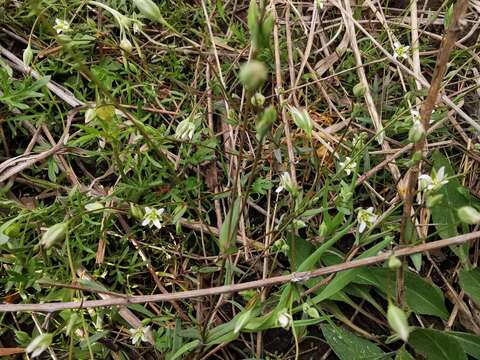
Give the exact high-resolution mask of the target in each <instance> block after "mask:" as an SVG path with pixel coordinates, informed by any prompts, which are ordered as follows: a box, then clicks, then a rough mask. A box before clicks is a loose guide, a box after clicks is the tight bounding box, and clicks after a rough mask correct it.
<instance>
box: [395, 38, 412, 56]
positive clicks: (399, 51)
mask: <svg viewBox="0 0 480 360" xmlns="http://www.w3.org/2000/svg"><path fill="white" fill-rule="evenodd" d="M393 47H394V49H393V57H394V58H395V59H397V58H402V59H408V52H409V50H410V46H407V45H402V44H400V43H399V42H398V41H395V42H394V43H393Z"/></svg>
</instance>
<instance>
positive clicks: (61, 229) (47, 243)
mask: <svg viewBox="0 0 480 360" xmlns="http://www.w3.org/2000/svg"><path fill="white" fill-rule="evenodd" d="M67 228H68V223H67V222H62V223H58V224H55V225H52V226H50V227H49V228H48V229H47V231H45V233H44V234H43V236H42V239H41V240H40V245H42V246H44V247H45V248H46V249H48V248H50V247H51V246H52V245H55V244H56V243H57V242H59V241H62V240H63V239H65V235H66V233H67Z"/></svg>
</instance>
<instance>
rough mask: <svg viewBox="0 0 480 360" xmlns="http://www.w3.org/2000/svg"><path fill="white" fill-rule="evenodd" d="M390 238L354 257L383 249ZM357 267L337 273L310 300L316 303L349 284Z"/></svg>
mask: <svg viewBox="0 0 480 360" xmlns="http://www.w3.org/2000/svg"><path fill="white" fill-rule="evenodd" d="M390 242H391V239H390V238H386V239H385V240H383V241H382V242H380V243H378V244H376V245H374V246H372V247H371V248H370V249H368V250H366V251H364V252H363V253H362V255H360V256H359V257H357V258H356V259H363V258H366V257H369V256H373V255H375V254H377V253H378V252H379V251H380V250H382V249H384V248H385V247H386V246H387V245H388V244H390ZM358 271H359V269H351V270H346V271H342V272H340V273H338V274H337V275H336V276H335V278H334V279H333V280H332V281H331V282H330V283H329V284H328V285H327V286H326V287H325V288H323V290H321V291H320V293H319V294H318V295H317V296H315V297H314V298H313V299H312V302H313V303H315V304H317V303H319V302H320V301H323V300H326V299H328V298H329V297H331V296H332V295H334V294H336V293H337V292H338V291H340V290H342V289H343V288H344V287H345V286H347V285H348V284H350V283H351V282H352V281H353V280H354V279H355V278H356V277H357V274H358Z"/></svg>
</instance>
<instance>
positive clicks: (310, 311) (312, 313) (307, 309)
mask: <svg viewBox="0 0 480 360" xmlns="http://www.w3.org/2000/svg"><path fill="white" fill-rule="evenodd" d="M303 312H304V313H305V314H307V315H308V316H309V317H311V318H312V319H319V318H320V314H319V313H318V310H317V309H316V308H315V307H313V306H310V304H308V303H304V304H303Z"/></svg>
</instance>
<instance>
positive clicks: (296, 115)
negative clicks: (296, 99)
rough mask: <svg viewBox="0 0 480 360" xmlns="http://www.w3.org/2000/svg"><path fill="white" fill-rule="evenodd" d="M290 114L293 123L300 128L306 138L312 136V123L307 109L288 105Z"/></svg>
mask: <svg viewBox="0 0 480 360" xmlns="http://www.w3.org/2000/svg"><path fill="white" fill-rule="evenodd" d="M288 109H289V110H290V114H291V115H292V118H293V121H294V122H295V124H296V125H297V126H298V127H299V128H300V129H302V130H303V131H304V132H305V134H307V136H308V138H311V137H312V130H313V123H312V119H311V118H310V115H309V114H308V112H307V110H305V109H303V110H299V109H297V108H295V107H293V106H289V107H288Z"/></svg>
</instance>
